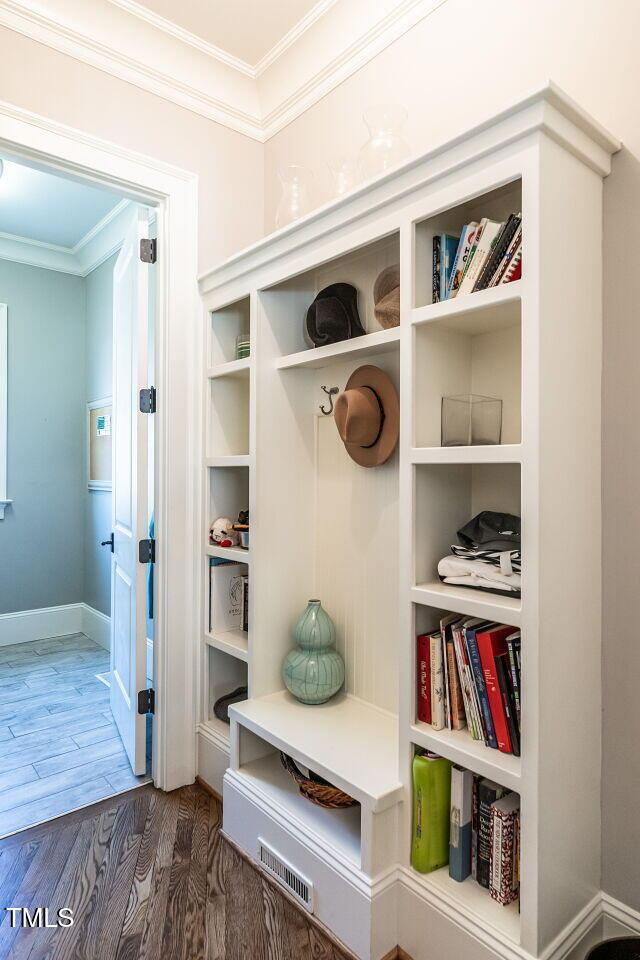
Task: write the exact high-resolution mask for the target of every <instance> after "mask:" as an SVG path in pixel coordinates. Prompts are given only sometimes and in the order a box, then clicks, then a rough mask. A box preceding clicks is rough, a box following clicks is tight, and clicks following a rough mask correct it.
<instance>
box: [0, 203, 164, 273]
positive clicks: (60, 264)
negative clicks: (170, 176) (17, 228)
mask: <svg viewBox="0 0 640 960" xmlns="http://www.w3.org/2000/svg"><path fill="white" fill-rule="evenodd" d="M134 211H135V204H133V203H132V202H131V200H128V199H126V198H123V199H122V200H120V201H119V202H118V203H117V204H116V205H115V206H114V207H113V208H112V209H111V210H109V212H108V213H107V214H105V216H104V217H102V219H101V220H99V221H98V223H96V224H95V225H94V226H93V227H91V229H90V230H88V231H87V233H86V234H85V235H84V236H83V237H81V238H80V240H78V242H77V243H76V244H74V246H72V247H62V246H59V245H57V244H55V243H44V242H43V241H42V240H31V239H30V238H29V237H18V236H15V235H13V234H10V233H0V260H11V261H12V262H13V263H24V264H26V265H27V266H31V267H40V268H41V269H43V270H55V271H57V272H58V273H70V274H71V275H72V276H75V277H87V276H88V275H89V274H90V273H91V272H92V271H93V270H95V269H96V268H97V267H99V266H100V265H101V264H103V263H104V262H105V260H108V259H109V257H111V256H112V255H113V254H114V253H117V252H118V250H119V249H120V247H121V246H122V238H123V237H124V236H125V234H126V232H127V228H128V226H129V223H130V222H131V219H132V217H133V215H134ZM151 219H152V220H153V219H155V214H152V216H151Z"/></svg>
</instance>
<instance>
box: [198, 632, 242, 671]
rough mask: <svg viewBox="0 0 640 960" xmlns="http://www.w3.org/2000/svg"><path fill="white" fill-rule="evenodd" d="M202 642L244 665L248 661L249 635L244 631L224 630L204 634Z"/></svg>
mask: <svg viewBox="0 0 640 960" xmlns="http://www.w3.org/2000/svg"><path fill="white" fill-rule="evenodd" d="M204 640H205V643H206V644H207V646H209V647H214V648H215V649H216V650H221V651H222V653H228V654H229V655H230V656H232V657H237V659H238V660H243V661H244V662H245V663H248V661H249V634H248V633H247V631H246V630H224V631H222V632H220V633H217V632H211V633H205V635H204Z"/></svg>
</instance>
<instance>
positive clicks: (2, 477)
mask: <svg viewBox="0 0 640 960" xmlns="http://www.w3.org/2000/svg"><path fill="white" fill-rule="evenodd" d="M7 330H8V324H7V305H6V303H0V520H4V511H5V508H6V507H8V506H9V504H10V503H11V500H8V499H7V422H8V421H7V408H8V397H9V357H8V340H7Z"/></svg>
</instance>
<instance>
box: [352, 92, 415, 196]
mask: <svg viewBox="0 0 640 960" xmlns="http://www.w3.org/2000/svg"><path fill="white" fill-rule="evenodd" d="M362 119H363V120H364V122H365V124H366V126H367V129H368V130H369V139H368V140H367V142H366V143H365V145H364V146H363V147H362V149H361V150H360V154H359V157H358V168H359V171H360V176H361V178H362V179H363V180H371V179H372V177H378V176H380V174H382V173H385V172H386V171H387V170H391V169H392V168H393V167H396V166H397V165H398V164H399V163H400V162H401V161H402V160H404V159H405V158H406V157H408V156H409V153H410V147H409V144H408V143H407V141H406V140H404V138H403V136H402V127H403V125H404V124H405V123H406V120H407V111H406V110H405V109H404V107H401V106H399V105H398V104H387V105H382V106H379V107H371V108H370V109H369V110H367V111H366V113H365V114H364V116H363V118H362Z"/></svg>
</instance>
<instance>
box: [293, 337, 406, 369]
mask: <svg viewBox="0 0 640 960" xmlns="http://www.w3.org/2000/svg"><path fill="white" fill-rule="evenodd" d="M399 345H400V327H392V328H391V329H390V330H378V331H377V332H376V333H367V334H365V336H363V337H354V338H353V339H352V340H341V341H340V342H339V343H332V344H329V345H328V346H326V347H315V348H313V347H311V348H309V350H301V351H300V352H299V353H291V354H289V355H288V356H286V357H280V358H279V359H277V360H276V362H275V365H276V369H278V370H289V369H291V368H296V367H325V366H327V364H329V363H332V362H333V361H334V360H347V359H350V358H352V357H366V356H369V355H373V354H377V353H388V352H390V351H392V350H397V349H398V348H399Z"/></svg>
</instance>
